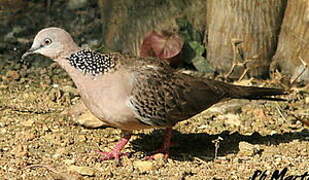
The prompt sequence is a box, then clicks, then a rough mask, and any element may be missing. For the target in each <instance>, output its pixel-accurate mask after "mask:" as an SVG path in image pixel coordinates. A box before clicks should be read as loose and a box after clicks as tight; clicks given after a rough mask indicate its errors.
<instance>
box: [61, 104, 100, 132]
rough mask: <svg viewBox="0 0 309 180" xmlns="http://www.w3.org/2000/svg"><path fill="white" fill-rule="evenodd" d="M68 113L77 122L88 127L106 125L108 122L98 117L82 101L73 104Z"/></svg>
mask: <svg viewBox="0 0 309 180" xmlns="http://www.w3.org/2000/svg"><path fill="white" fill-rule="evenodd" d="M67 114H68V115H69V116H70V117H71V118H72V120H73V121H75V122H76V123H77V124H79V125H82V126H85V127H87V128H98V127H102V126H106V124H105V123H104V122H103V121H101V120H99V119H98V118H96V117H95V116H94V115H93V114H92V113H91V112H90V111H89V110H88V109H87V107H86V106H85V105H84V104H83V103H82V102H79V103H77V104H75V105H73V106H72V107H71V108H70V109H69V111H68V112H67Z"/></svg>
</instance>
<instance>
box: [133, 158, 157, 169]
mask: <svg viewBox="0 0 309 180" xmlns="http://www.w3.org/2000/svg"><path fill="white" fill-rule="evenodd" d="M133 166H134V168H136V169H138V170H140V171H141V172H146V171H151V170H153V169H154V164H153V163H152V162H151V161H134V162H133Z"/></svg>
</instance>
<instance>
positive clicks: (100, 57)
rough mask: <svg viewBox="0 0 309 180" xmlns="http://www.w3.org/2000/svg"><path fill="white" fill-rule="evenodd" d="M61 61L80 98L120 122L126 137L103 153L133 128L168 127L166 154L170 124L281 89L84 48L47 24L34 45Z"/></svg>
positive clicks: (99, 114)
mask: <svg viewBox="0 0 309 180" xmlns="http://www.w3.org/2000/svg"><path fill="white" fill-rule="evenodd" d="M33 53H38V54H42V55H44V56H47V57H49V58H51V59H53V60H54V61H56V62H58V63H59V64H60V65H61V66H62V68H64V69H65V70H66V71H67V72H68V73H69V75H70V76H71V78H72V79H73V81H74V83H75V84H76V86H77V88H78V89H79V91H80V94H81V97H82V100H83V101H84V103H85V105H86V106H87V107H88V108H89V110H90V111H91V112H92V113H93V114H94V115H95V116H96V117H97V118H99V119H100V120H102V121H104V122H106V123H108V124H110V125H111V126H114V127H117V128H120V129H121V130H123V132H124V137H123V138H122V139H121V140H120V142H119V143H118V144H117V145H116V147H115V148H114V150H113V151H112V152H102V154H103V155H104V157H103V159H113V158H115V159H117V160H118V159H119V157H120V156H121V155H122V154H121V153H120V151H121V149H122V148H123V147H124V145H125V144H126V143H127V142H128V140H129V138H130V134H131V132H132V130H139V129H145V128H153V127H164V128H167V135H166V141H165V143H164V145H163V147H162V148H161V149H160V151H161V152H163V153H166V154H167V155H168V150H169V145H170V138H171V130H172V128H171V127H173V126H174V125H175V124H176V123H177V122H179V121H182V120H185V119H188V118H190V117H192V116H194V115H196V114H198V113H200V112H201V111H203V110H205V109H207V108H209V107H210V106H212V105H213V104H215V103H218V102H219V101H221V100H223V99H228V98H238V99H271V97H269V96H273V95H281V94H284V93H285V92H284V91H283V90H281V89H273V88H259V87H244V86H236V85H231V84H227V83H224V82H220V81H216V80H210V79H205V78H198V77H194V76H190V75H187V74H183V73H181V72H177V71H175V70H173V69H172V68H170V67H169V65H168V64H166V63H165V62H164V61H161V60H158V59H155V58H139V57H132V56H127V55H121V54H119V53H108V54H100V53H97V52H94V51H91V50H82V49H80V48H79V47H78V46H77V45H76V44H75V43H74V41H73V39H72V38H71V36H70V35H69V33H67V32H66V31H64V30H62V29H60V28H46V29H43V30H41V31H40V32H39V33H38V34H37V35H36V37H35V39H34V42H33V45H32V47H31V49H30V50H29V51H28V52H27V53H25V54H24V56H23V58H24V57H25V56H27V55H29V54H33Z"/></svg>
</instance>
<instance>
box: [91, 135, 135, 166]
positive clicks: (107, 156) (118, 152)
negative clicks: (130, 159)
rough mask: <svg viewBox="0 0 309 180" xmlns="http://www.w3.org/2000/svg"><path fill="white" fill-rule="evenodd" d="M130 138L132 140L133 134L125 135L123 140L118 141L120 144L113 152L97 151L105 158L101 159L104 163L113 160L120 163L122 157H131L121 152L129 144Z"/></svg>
mask: <svg viewBox="0 0 309 180" xmlns="http://www.w3.org/2000/svg"><path fill="white" fill-rule="evenodd" d="M130 138H131V134H128V135H125V136H124V137H123V138H121V139H120V140H119V141H118V143H117V144H116V146H115V147H114V149H113V150H112V151H111V152H101V151H96V152H97V153H99V154H101V155H102V156H103V157H101V158H100V159H101V160H102V161H105V160H111V159H115V160H116V161H119V160H120V157H121V156H127V155H129V153H122V152H121V150H122V149H123V148H124V146H125V145H126V144H127V143H128V142H129V140H130Z"/></svg>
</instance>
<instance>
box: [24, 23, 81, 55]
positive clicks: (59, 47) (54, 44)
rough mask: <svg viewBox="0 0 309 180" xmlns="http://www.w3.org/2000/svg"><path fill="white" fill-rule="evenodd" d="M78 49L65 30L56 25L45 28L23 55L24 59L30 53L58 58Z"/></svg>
mask: <svg viewBox="0 0 309 180" xmlns="http://www.w3.org/2000/svg"><path fill="white" fill-rule="evenodd" d="M77 49H78V46H77V45H76V44H75V42H74V41H73V39H72V37H71V35H70V34H69V33H68V32H66V31H65V30H63V29H61V28H56V27H51V28H45V29H42V30H41V31H40V32H38V34H37V35H36V36H35V38H34V40H33V44H32V46H31V48H30V49H29V50H28V51H27V52H26V53H25V54H24V55H23V56H22V59H24V58H25V57H26V56H28V55H30V54H41V55H43V56H46V57H49V58H51V59H54V60H56V59H57V58H59V57H63V56H65V55H68V54H69V53H71V52H72V51H74V50H77Z"/></svg>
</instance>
